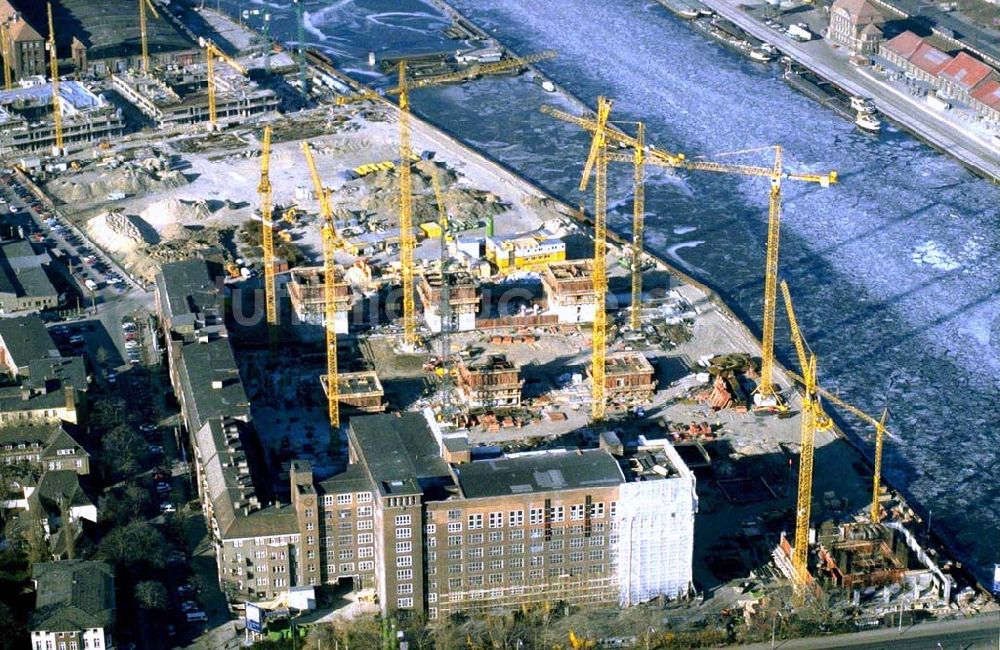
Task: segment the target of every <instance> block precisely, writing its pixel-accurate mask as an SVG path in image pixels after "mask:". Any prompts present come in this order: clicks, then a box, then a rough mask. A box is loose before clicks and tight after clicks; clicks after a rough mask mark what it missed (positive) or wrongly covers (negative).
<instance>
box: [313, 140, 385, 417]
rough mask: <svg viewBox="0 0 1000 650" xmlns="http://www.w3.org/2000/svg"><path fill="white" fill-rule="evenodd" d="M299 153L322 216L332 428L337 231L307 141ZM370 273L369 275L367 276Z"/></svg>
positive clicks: (335, 412)
mask: <svg viewBox="0 0 1000 650" xmlns="http://www.w3.org/2000/svg"><path fill="white" fill-rule="evenodd" d="M302 153H303V154H305V157H306V163H307V164H308V165H309V173H310V175H311V176H312V182H313V189H314V190H315V191H316V198H317V199H318V200H319V213H320V216H321V217H322V218H323V279H324V283H323V301H324V302H323V327H324V329H325V330H326V407H327V417H328V419H329V420H330V426H331V427H332V428H334V429H336V428H337V427H339V426H340V385H339V384H338V382H337V377H338V370H337V331H336V330H335V329H334V320H335V318H336V315H337V312H336V308H335V304H334V300H335V298H336V293H335V291H334V278H335V274H336V266H335V264H334V250H335V249H336V244H337V231H336V228H335V227H334V223H333V208H332V207H331V206H330V190H328V189H327V188H325V187H323V182H322V181H321V180H320V177H319V170H318V169H317V168H316V161H315V160H314V159H313V155H312V149H310V147H309V143H308V142H306V141H305V140H303V141H302ZM370 277H371V276H370V275H369V278H370Z"/></svg>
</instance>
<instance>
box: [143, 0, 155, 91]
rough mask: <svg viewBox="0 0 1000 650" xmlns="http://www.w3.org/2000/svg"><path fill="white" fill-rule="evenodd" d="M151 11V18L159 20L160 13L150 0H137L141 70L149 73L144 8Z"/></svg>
mask: <svg viewBox="0 0 1000 650" xmlns="http://www.w3.org/2000/svg"><path fill="white" fill-rule="evenodd" d="M147 7H149V10H150V11H151V12H152V13H153V18H156V19H157V20H159V18H160V14H158V13H156V7H155V6H153V3H152V1H151V0H139V34H140V35H141V37H142V71H143V72H144V73H145V74H149V44H148V40H147V38H146V8H147Z"/></svg>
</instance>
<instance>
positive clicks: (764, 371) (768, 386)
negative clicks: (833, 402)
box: [755, 146, 781, 408]
mask: <svg viewBox="0 0 1000 650" xmlns="http://www.w3.org/2000/svg"><path fill="white" fill-rule="evenodd" d="M780 237H781V147H780V146H775V147H774V175H773V176H771V193H770V198H769V200H768V209H767V253H766V254H765V259H764V328H763V340H762V341H761V362H760V382H759V383H758V384H757V396H756V398H757V399H756V400H755V401H756V402H757V405H758V406H759V407H763V408H769V407H777V406H779V405H780V397H779V396H778V393H777V391H776V390H775V387H774V319H775V311H776V310H775V307H776V304H777V303H776V298H777V283H778V247H779V240H780Z"/></svg>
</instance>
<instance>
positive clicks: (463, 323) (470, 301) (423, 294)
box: [417, 270, 479, 332]
mask: <svg viewBox="0 0 1000 650" xmlns="http://www.w3.org/2000/svg"><path fill="white" fill-rule="evenodd" d="M446 278H447V281H448V306H449V308H450V309H449V311H450V312H451V330H452V331H455V332H467V331H469V330H474V329H476V312H478V311H479V292H478V290H477V287H476V281H475V279H474V278H473V277H472V275H471V274H470V273H469V272H468V271H464V270H455V271H449V272H447V273H445V274H442V273H441V272H440V271H429V272H427V273H424V274H423V275H421V276H420V279H419V280H418V281H417V293H418V294H419V295H420V301H421V302H422V303H423V306H424V321H425V322H426V323H427V327H428V328H430V330H431V331H432V332H440V331H441V328H442V314H441V308H442V299H441V298H442V292H443V289H444V281H445V279H446Z"/></svg>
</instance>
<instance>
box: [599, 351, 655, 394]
mask: <svg viewBox="0 0 1000 650" xmlns="http://www.w3.org/2000/svg"><path fill="white" fill-rule="evenodd" d="M604 372H605V374H604V387H605V394H606V395H607V399H608V401H609V402H611V403H617V404H623V405H637V404H646V403H648V402H649V401H650V400H651V399H653V395H654V394H655V393H656V380H655V379H654V378H653V375H654V370H653V365H652V364H651V363H650V362H649V360H648V359H646V357H645V356H644V355H643V354H642V353H640V352H620V353H617V354H610V355H608V358H607V361H606V366H605V371H604Z"/></svg>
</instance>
